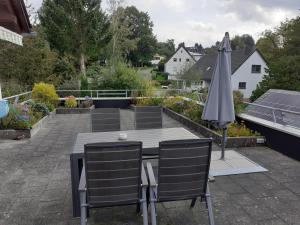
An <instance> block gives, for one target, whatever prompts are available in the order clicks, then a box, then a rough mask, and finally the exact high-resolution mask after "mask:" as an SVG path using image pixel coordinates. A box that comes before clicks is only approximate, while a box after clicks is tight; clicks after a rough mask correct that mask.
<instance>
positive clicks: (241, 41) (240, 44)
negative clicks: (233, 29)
mask: <svg viewBox="0 0 300 225" xmlns="http://www.w3.org/2000/svg"><path fill="white" fill-rule="evenodd" d="M254 47H255V42H254V39H253V37H252V36H251V35H249V34H243V35H241V36H239V35H236V36H234V37H233V38H232V39H231V48H232V50H237V49H244V48H247V49H249V51H251V50H252V49H253V48H254Z"/></svg>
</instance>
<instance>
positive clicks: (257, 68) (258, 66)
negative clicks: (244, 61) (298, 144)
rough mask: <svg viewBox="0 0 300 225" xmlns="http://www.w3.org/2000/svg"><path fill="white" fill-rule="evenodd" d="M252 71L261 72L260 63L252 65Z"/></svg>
mask: <svg viewBox="0 0 300 225" xmlns="http://www.w3.org/2000/svg"><path fill="white" fill-rule="evenodd" d="M251 71H252V73H261V65H252V70H251Z"/></svg>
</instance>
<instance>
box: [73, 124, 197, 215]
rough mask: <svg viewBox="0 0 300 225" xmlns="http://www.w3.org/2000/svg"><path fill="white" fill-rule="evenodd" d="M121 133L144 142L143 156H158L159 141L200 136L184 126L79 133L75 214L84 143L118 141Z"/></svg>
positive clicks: (75, 150) (75, 152)
mask: <svg viewBox="0 0 300 225" xmlns="http://www.w3.org/2000/svg"><path fill="white" fill-rule="evenodd" d="M120 133H125V134H127V139H126V141H141V142H142V143H143V156H149V155H151V156H157V155H158V147H159V142H161V141H168V140H180V139H195V138H199V137H198V136H196V135H194V134H193V133H191V132H190V131H188V130H186V129H184V128H182V127H177V128H162V129H148V130H127V131H112V132H93V133H79V134H78V135H77V137H76V140H75V144H74V146H73V149H72V151H71V154H70V163H71V181H72V200H73V216H74V217H79V216H80V204H79V192H78V185H79V180H80V174H81V170H82V166H83V161H82V159H83V155H84V145H85V144H87V143H96V142H117V141H119V135H120Z"/></svg>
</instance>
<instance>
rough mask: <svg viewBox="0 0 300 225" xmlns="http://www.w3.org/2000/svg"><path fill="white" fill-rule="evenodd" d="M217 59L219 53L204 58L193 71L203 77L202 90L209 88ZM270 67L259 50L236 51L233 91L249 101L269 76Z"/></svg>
mask: <svg viewBox="0 0 300 225" xmlns="http://www.w3.org/2000/svg"><path fill="white" fill-rule="evenodd" d="M216 59H217V53H213V54H209V55H206V56H203V57H202V58H201V59H200V60H199V61H198V62H197V63H196V64H195V65H194V66H193V67H192V68H191V70H192V71H193V72H195V73H198V74H199V76H201V82H200V83H199V86H200V88H208V87H209V85H210V81H211V78H212V74H213V71H214V67H215V62H216ZM267 69H268V65H267V62H266V60H265V59H264V57H263V55H262V54H261V52H260V51H259V50H258V49H254V50H252V51H247V50H245V49H241V50H235V51H232V53H231V71H232V76H231V83H232V89H233V90H238V91H240V92H241V93H242V94H243V95H244V98H245V99H249V98H250V96H251V94H252V92H253V91H254V90H255V89H256V87H257V85H258V84H259V83H260V82H261V81H262V80H263V77H264V76H266V75H268V73H267Z"/></svg>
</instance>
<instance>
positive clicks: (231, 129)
mask: <svg viewBox="0 0 300 225" xmlns="http://www.w3.org/2000/svg"><path fill="white" fill-rule="evenodd" d="M218 132H219V133H220V134H221V133H222V131H221V130H219V131H218ZM227 132H228V136H229V137H247V136H259V135H260V134H259V133H257V132H253V131H252V130H250V129H249V128H247V127H246V126H245V124H244V123H241V124H238V123H236V122H235V123H232V124H230V125H229V126H228V131H227Z"/></svg>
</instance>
